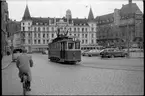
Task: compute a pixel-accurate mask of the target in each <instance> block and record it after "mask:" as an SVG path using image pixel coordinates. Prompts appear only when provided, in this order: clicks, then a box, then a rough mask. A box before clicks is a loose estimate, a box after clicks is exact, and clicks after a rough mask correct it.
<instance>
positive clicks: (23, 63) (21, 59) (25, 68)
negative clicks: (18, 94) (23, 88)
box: [16, 49, 33, 91]
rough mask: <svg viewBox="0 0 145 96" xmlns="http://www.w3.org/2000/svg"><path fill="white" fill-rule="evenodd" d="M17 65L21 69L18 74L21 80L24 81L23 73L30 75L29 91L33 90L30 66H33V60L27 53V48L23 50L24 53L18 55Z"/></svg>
mask: <svg viewBox="0 0 145 96" xmlns="http://www.w3.org/2000/svg"><path fill="white" fill-rule="evenodd" d="M16 66H17V68H18V69H19V74H18V76H19V77H20V79H21V82H23V79H22V75H23V73H26V74H27V75H28V82H27V84H28V91H31V88H30V86H31V80H32V76H31V70H30V67H33V60H32V57H30V56H28V55H27V50H25V49H24V50H22V54H21V55H20V56H18V58H17V61H16Z"/></svg>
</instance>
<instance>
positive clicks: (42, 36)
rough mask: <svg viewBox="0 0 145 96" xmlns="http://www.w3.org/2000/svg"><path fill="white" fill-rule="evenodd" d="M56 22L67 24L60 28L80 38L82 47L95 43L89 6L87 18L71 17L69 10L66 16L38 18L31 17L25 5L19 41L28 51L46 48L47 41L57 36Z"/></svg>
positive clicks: (93, 26)
mask: <svg viewBox="0 0 145 96" xmlns="http://www.w3.org/2000/svg"><path fill="white" fill-rule="evenodd" d="M58 23H59V24H60V23H61V24H62V25H63V24H66V25H67V29H65V27H63V28H62V30H68V34H67V35H68V36H75V37H77V38H79V39H80V40H81V44H82V49H84V48H85V47H86V46H89V45H92V44H96V22H95V19H94V16H93V12H92V9H91V8H90V12H89V15H88V18H87V19H86V18H81V19H80V18H72V15H71V11H70V10H67V11H66V16H65V17H63V18H50V17H48V18H41V17H40V18H38V17H31V16H30V12H29V9H28V6H26V9H25V12H24V16H23V19H22V21H21V41H22V44H23V46H24V47H25V49H27V50H28V52H35V51H42V50H44V49H47V48H48V43H49V42H51V41H52V39H54V38H56V36H57V35H56V32H57V27H58V26H57V24H58ZM63 32H65V31H62V33H63Z"/></svg>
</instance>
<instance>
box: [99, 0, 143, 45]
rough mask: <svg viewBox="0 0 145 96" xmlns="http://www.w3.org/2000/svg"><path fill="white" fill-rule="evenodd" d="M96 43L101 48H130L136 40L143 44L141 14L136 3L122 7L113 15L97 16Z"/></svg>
mask: <svg viewBox="0 0 145 96" xmlns="http://www.w3.org/2000/svg"><path fill="white" fill-rule="evenodd" d="M96 22H97V30H98V31H97V33H96V36H97V42H98V44H99V45H103V46H127V44H128V43H129V44H130V46H131V45H132V44H133V43H136V40H137V38H140V39H141V40H142V42H143V39H144V37H143V13H142V12H141V11H140V9H139V8H138V6H137V5H136V3H132V0H129V3H128V4H126V5H122V8H121V9H114V12H113V13H110V14H106V15H102V16H97V17H96Z"/></svg>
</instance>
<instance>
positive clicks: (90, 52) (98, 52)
mask: <svg viewBox="0 0 145 96" xmlns="http://www.w3.org/2000/svg"><path fill="white" fill-rule="evenodd" d="M100 52H101V50H97V49H95V50H90V51H87V52H85V53H84V54H83V56H89V57H92V56H99V55H100Z"/></svg>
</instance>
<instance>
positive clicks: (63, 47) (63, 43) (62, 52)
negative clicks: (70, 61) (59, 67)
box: [60, 42, 65, 59]
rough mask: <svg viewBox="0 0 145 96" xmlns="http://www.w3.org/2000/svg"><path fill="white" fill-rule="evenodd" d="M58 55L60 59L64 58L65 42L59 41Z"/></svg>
mask: <svg viewBox="0 0 145 96" xmlns="http://www.w3.org/2000/svg"><path fill="white" fill-rule="evenodd" d="M60 57H61V58H62V59H65V42H61V51H60Z"/></svg>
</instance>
